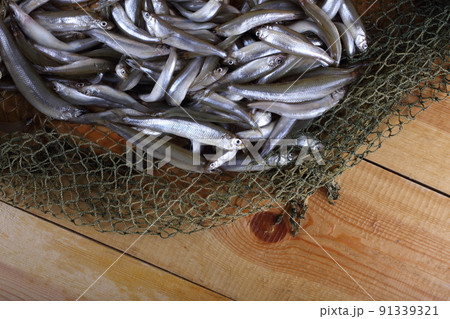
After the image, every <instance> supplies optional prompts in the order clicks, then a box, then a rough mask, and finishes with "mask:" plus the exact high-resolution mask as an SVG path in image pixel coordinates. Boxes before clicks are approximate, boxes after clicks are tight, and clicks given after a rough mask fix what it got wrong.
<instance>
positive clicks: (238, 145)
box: [227, 137, 245, 150]
mask: <svg viewBox="0 0 450 319" xmlns="http://www.w3.org/2000/svg"><path fill="white" fill-rule="evenodd" d="M227 144H228V149H230V150H241V149H243V148H245V145H244V143H243V142H242V140H241V139H240V138H236V137H232V138H229V139H227Z"/></svg>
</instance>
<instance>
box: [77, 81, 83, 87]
mask: <svg viewBox="0 0 450 319" xmlns="http://www.w3.org/2000/svg"><path fill="white" fill-rule="evenodd" d="M75 86H76V87H77V88H82V87H84V83H83V82H78V83H77V84H75Z"/></svg>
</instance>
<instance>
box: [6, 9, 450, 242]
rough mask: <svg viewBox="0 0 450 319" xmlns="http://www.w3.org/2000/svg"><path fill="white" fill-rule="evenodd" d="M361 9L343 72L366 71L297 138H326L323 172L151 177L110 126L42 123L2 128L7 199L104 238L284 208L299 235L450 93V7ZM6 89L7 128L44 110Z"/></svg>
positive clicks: (314, 167) (170, 170) (167, 170)
mask: <svg viewBox="0 0 450 319" xmlns="http://www.w3.org/2000/svg"><path fill="white" fill-rule="evenodd" d="M356 4H357V5H358V7H359V11H360V12H366V10H367V12H366V13H365V14H364V16H363V19H364V20H365V21H366V26H367V33H368V35H369V37H370V50H369V51H368V52H366V53H365V54H364V55H363V56H358V57H356V58H354V59H353V60H347V61H343V64H342V65H343V66H345V65H346V64H347V65H351V64H355V63H358V62H361V61H362V62H364V63H366V64H367V65H368V66H367V68H365V73H364V75H363V76H362V77H361V78H360V79H359V80H358V81H357V82H356V83H354V84H353V85H352V86H351V88H350V90H349V92H348V94H347V97H346V98H345V100H343V101H342V102H341V103H340V104H339V105H338V106H337V107H336V108H334V109H333V110H332V111H329V112H327V113H326V114H324V115H323V116H322V117H321V118H318V119H316V120H315V121H313V122H312V123H310V124H309V125H308V126H307V127H306V128H305V127H304V128H302V129H299V130H297V131H296V132H294V133H293V134H292V135H293V137H298V136H300V135H307V136H311V137H314V138H317V139H319V140H320V141H321V143H322V144H323V145H324V148H323V149H322V150H321V157H322V158H323V163H321V164H323V165H320V164H319V163H317V162H316V161H306V162H304V163H303V165H300V166H298V165H286V166H282V167H278V168H274V169H271V170H269V171H264V172H252V173H223V174H212V175H200V174H197V173H192V172H185V171H183V170H180V169H177V168H174V167H171V166H169V165H166V166H163V167H162V168H161V169H158V168H155V169H154V172H153V175H149V174H147V173H145V172H140V171H137V170H136V169H135V168H133V167H130V166H128V165H127V163H126V159H125V158H126V156H125V152H126V149H125V141H124V140H122V139H121V138H119V137H118V135H116V134H115V133H112V132H111V131H109V130H107V129H106V128H104V127H100V126H97V127H91V126H87V125H71V124H67V123H62V122H55V121H50V120H49V119H45V118H42V117H40V116H38V117H37V118H35V121H34V124H33V125H32V126H31V127H28V128H27V129H26V130H25V132H21V133H13V134H6V133H0V185H1V189H0V199H1V200H3V201H6V202H8V203H10V204H12V205H14V206H18V207H23V208H25V209H30V208H35V209H38V210H40V211H42V212H45V213H50V214H52V215H53V216H55V217H65V218H68V219H70V220H71V221H72V222H73V223H75V224H77V225H89V226H94V227H95V229H97V230H99V231H102V232H107V231H113V232H118V233H121V234H131V233H133V234H142V233H146V234H154V235H159V236H161V237H169V236H172V235H174V234H176V233H179V232H181V233H191V232H195V231H199V230H202V229H207V228H211V227H215V226H220V225H223V224H227V223H230V222H232V221H234V220H236V219H237V218H240V217H243V216H247V215H249V214H253V213H257V212H260V211H264V210H267V209H269V208H272V207H274V206H278V205H282V206H285V207H286V209H288V211H289V212H290V213H291V216H292V217H291V224H292V231H293V232H294V233H295V232H296V231H297V230H298V227H299V226H298V222H299V221H300V219H301V218H302V217H303V216H304V214H305V211H306V208H307V205H306V201H307V198H308V197H309V196H311V195H312V194H314V192H315V191H316V190H317V189H319V188H320V187H324V186H325V187H327V189H328V191H329V197H330V199H336V198H337V192H338V188H339V187H338V186H337V185H336V183H335V182H334V180H335V178H336V177H337V176H338V175H340V174H342V173H343V172H344V171H345V170H346V169H348V168H350V167H352V166H354V165H356V164H357V163H358V162H360V161H361V160H362V159H363V158H364V157H366V156H367V155H368V154H369V153H370V152H373V151H375V150H377V149H378V148H379V147H380V146H381V144H382V142H383V141H384V140H385V139H386V138H389V137H391V136H393V135H396V134H397V133H398V132H400V130H401V128H402V126H403V125H404V124H405V123H407V122H409V121H410V120H412V119H414V118H415V117H416V116H417V114H419V113H420V112H421V111H423V110H425V109H426V108H427V107H429V106H430V105H431V104H432V103H433V102H435V101H438V100H440V99H443V98H445V97H447V96H448V94H449V44H450V27H449V21H450V2H449V1H448V0H442V1H413V0H401V1H385V0H378V1H373V0H371V1H357V2H356ZM1 93H2V96H3V101H2V103H1V105H0V121H1V122H5V121H16V120H18V119H27V118H30V117H31V116H33V115H34V111H33V110H32V108H31V107H29V106H28V104H27V103H26V102H25V101H24V99H23V98H22V97H21V96H20V95H18V94H16V93H13V92H1Z"/></svg>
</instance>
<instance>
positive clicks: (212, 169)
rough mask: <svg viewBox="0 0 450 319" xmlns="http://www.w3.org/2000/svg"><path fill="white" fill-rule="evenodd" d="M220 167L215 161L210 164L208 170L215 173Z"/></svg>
mask: <svg viewBox="0 0 450 319" xmlns="http://www.w3.org/2000/svg"><path fill="white" fill-rule="evenodd" d="M218 167H219V165H218V162H217V161H214V162H211V163H209V164H208V167H207V170H208V171H214V170H215V169H217V168H218Z"/></svg>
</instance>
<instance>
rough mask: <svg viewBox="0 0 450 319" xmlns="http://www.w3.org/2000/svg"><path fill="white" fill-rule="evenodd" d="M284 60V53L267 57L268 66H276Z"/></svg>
mask: <svg viewBox="0 0 450 319" xmlns="http://www.w3.org/2000/svg"><path fill="white" fill-rule="evenodd" d="M284 61H286V55H285V54H276V55H274V56H271V57H270V58H269V66H271V67H274V68H275V67H277V66H279V65H281V64H283V63H284Z"/></svg>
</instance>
